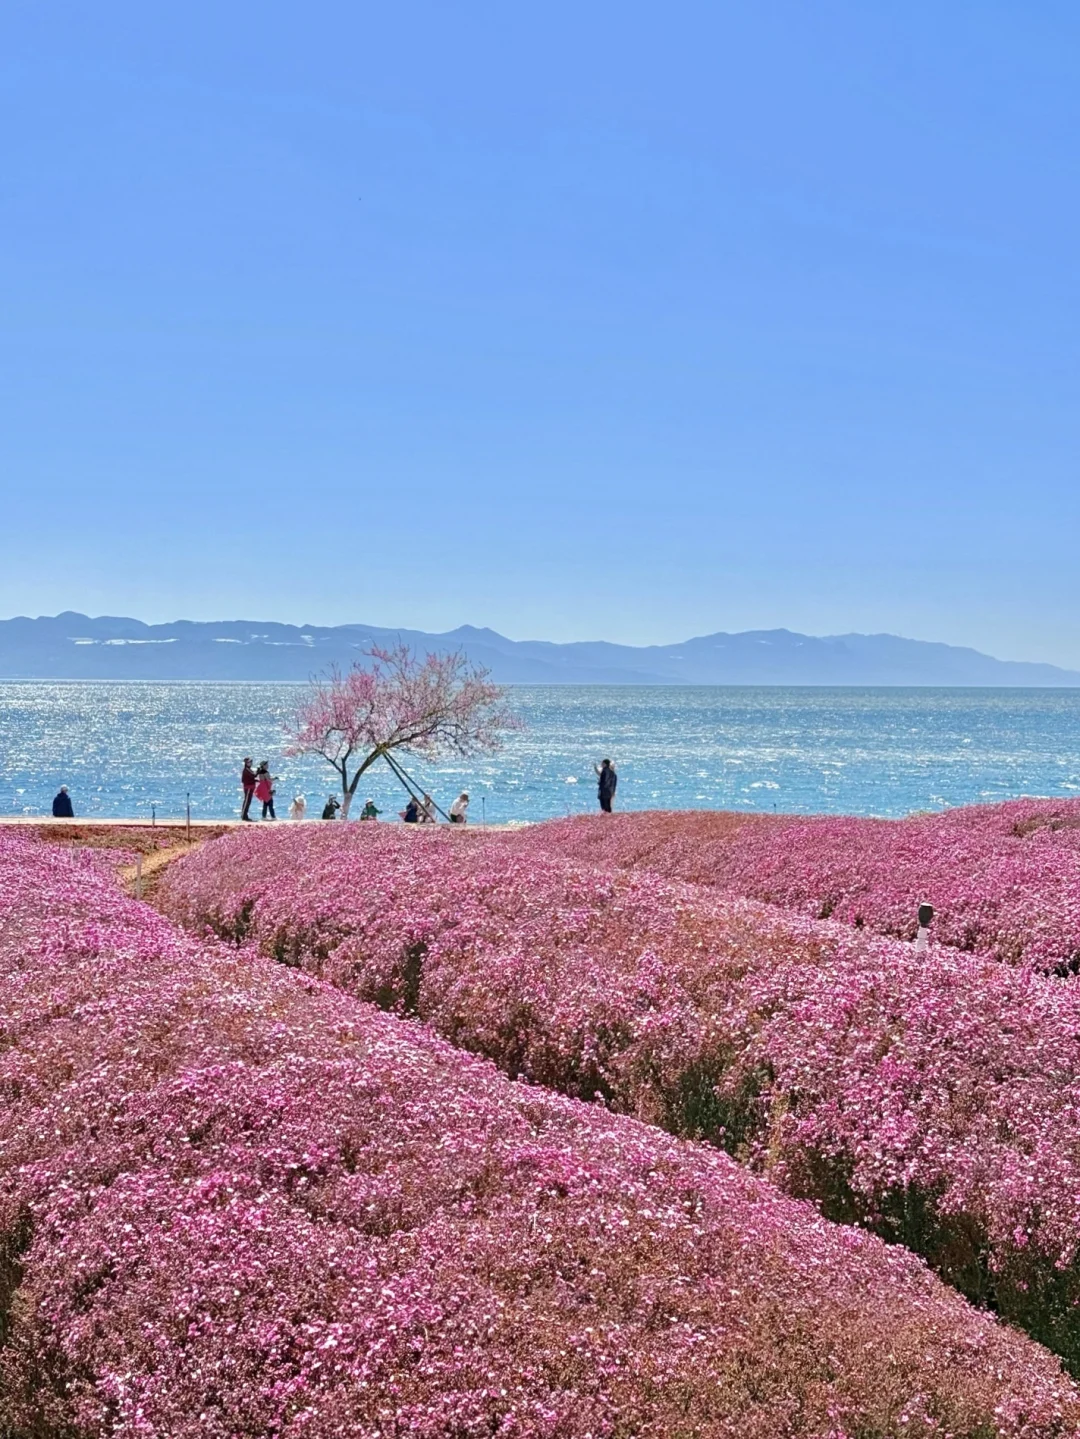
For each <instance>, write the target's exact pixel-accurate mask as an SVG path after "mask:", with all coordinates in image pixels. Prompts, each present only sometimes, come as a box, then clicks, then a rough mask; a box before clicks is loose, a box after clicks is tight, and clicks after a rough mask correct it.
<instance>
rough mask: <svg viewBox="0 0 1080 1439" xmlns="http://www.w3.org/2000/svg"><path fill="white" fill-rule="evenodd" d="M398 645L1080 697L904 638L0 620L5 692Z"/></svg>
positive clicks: (725, 677)
mask: <svg viewBox="0 0 1080 1439" xmlns="http://www.w3.org/2000/svg"><path fill="white" fill-rule="evenodd" d="M398 638H401V639H402V640H404V641H405V642H406V643H408V644H409V645H411V646H413V648H415V649H416V650H418V651H420V652H429V651H445V650H453V649H463V650H465V651H466V652H467V653H468V654H469V656H470V657H471V658H472V659H473V660H475V661H477V662H478V663H480V664H483V665H486V666H487V668H488V669H490V670H491V672H492V675H493V677H494V678H495V679H496V680H498V681H499V682H501V683H504V684H637V685H671V684H690V685H989V686H1009V685H1029V686H1043V685H1047V686H1051V685H1052V686H1080V672H1078V671H1075V670H1064V669H1059V668H1058V667H1057V666H1056V665H1044V664H1028V663H1024V662H1020V661H1016V660H997V659H992V658H991V657H990V656H989V655H984V654H980V653H979V652H978V651H977V650H971V649H962V648H958V647H957V646H955V645H942V644H931V643H928V642H926V641H924V640H906V639H901V638H900V637H899V636H897V635H854V634H853V635H830V636H827V637H825V638H815V637H814V636H812V635H799V634H793V633H792V632H791V631H790V630H748V631H744V632H743V633H741V634H724V633H720V634H714V635H703V636H701V637H700V638H698V639H692V640H687V641H686V642H685V643H684V644H676V645H646V646H641V647H638V646H634V645H615V644H608V643H606V642H605V641H602V640H597V641H585V642H581V643H577V644H551V643H548V642H547V641H543V640H508V639H506V638H505V637H504V636H503V635H500V634H496V632H495V631H494V630H489V629H475V628H473V626H472V625H463V626H462V627H461V628H460V629H456V630H450V631H449V632H448V633H447V634H438V635H436V634H426V633H424V632H423V631H421V630H391V629H380V628H378V627H377V626H374V625H334V626H331V627H326V626H324V625H281V624H272V623H269V622H265V621H257V620H221V621H215V622H212V623H197V622H195V621H192V620H177V621H175V622H174V623H172V624H165V625H147V624H143V623H142V621H141V620H132V619H114V618H111V617H106V616H102V617H99V618H97V619H90V618H88V617H87V616H86V615H80V614H74V613H71V612H66V613H64V614H62V615H56V616H55V617H54V618H50V617H41V618H38V619H26V618H22V617H20V618H18V619H11V620H0V678H4V679H109V680H306V679H308V678H309V677H310V676H311V675H313V674H316V673H319V672H320V671H322V670H325V669H327V668H328V667H329V666H330V665H331V664H338V665H341V666H348V665H349V664H351V663H352V662H353V660H357V659H361V658H362V656H363V652H364V650H365V649H366V648H367V647H368V646H369V645H370V644H371V643H372V642H373V641H382V642H387V641H393V640H396V639H398Z"/></svg>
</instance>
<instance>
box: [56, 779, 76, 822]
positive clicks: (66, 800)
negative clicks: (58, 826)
mask: <svg viewBox="0 0 1080 1439" xmlns="http://www.w3.org/2000/svg"><path fill="white" fill-rule="evenodd" d="M52 812H53V819H74V818H75V811H74V810H73V809H72V807H71V796H70V795H69V794H68V787H67V785H66V784H62V785H61V786H60V793H59V794H58V795H57V796H56V798H55V799H54V800H53V802H52Z"/></svg>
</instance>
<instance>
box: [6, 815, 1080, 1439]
mask: <svg viewBox="0 0 1080 1439" xmlns="http://www.w3.org/2000/svg"><path fill="white" fill-rule="evenodd" d="M267 838H269V837H267ZM272 842H273V843H276V837H275V839H274V841H272ZM223 843H224V844H229V843H230V841H228V840H227V841H224V842H223ZM282 852H284V850H283V851H282ZM186 863H190V864H195V863H196V859H195V857H193V858H192V859H191V860H190V861H187V862H186ZM0 1094H2V1095H3V1100H4V1103H3V1107H2V1108H0V1434H3V1435H4V1436H5V1439H29V1436H34V1439H61V1436H62V1439H103V1436H106V1435H110V1436H120V1439H136V1436H138V1439H147V1436H155V1439H166V1436H167V1439H188V1436H191V1439H195V1436H199V1439H217V1436H226V1435H228V1436H235V1435H251V1436H256V1435H259V1436H262V1435H283V1436H300V1435H304V1436H313V1439H322V1436H331V1435H333V1436H372V1439H375V1436H404V1435H406V1434H411V1435H427V1436H431V1439H434V1436H443V1439H449V1436H454V1439H466V1436H473V1435H475V1436H480V1435H485V1436H491V1435H499V1436H506V1439H511V1436H512V1439H525V1436H549V1439H557V1436H558V1439H563V1436H565V1439H586V1436H592V1439H599V1436H611V1439H621V1436H627V1439H629V1436H631V1435H633V1436H657V1439H659V1436H696V1435H701V1436H736V1435H738V1436H750V1439H774V1436H789V1439H795V1436H807V1439H811V1436H812V1439H878V1436H880V1439H885V1436H895V1435H899V1434H910V1435H915V1436H929V1435H934V1436H938V1439H944V1436H946V1435H952V1436H955V1439H961V1436H967V1439H990V1436H1010V1439H1051V1436H1056V1439H1064V1436H1066V1435H1074V1434H1076V1433H1077V1432H1078V1428H1080V1396H1078V1394H1077V1391H1076V1390H1075V1388H1074V1386H1073V1385H1072V1384H1071V1383H1070V1382H1069V1381H1067V1380H1066V1379H1064V1378H1063V1376H1062V1375H1061V1373H1060V1370H1059V1368H1058V1365H1057V1362H1056V1360H1054V1359H1053V1358H1052V1357H1051V1356H1050V1355H1049V1354H1048V1353H1047V1352H1046V1351H1045V1350H1043V1349H1041V1348H1040V1347H1039V1346H1037V1345H1036V1344H1034V1343H1032V1342H1031V1341H1030V1340H1028V1339H1026V1338H1025V1337H1024V1336H1022V1335H1020V1334H1018V1333H1016V1332H1014V1331H1011V1330H1009V1329H1008V1328H1006V1327H1005V1326H1003V1325H1001V1324H1000V1323H998V1322H996V1321H995V1320H994V1319H992V1318H991V1317H990V1316H988V1315H984V1314H979V1313H977V1312H976V1311H974V1310H973V1309H971V1308H970V1307H969V1306H968V1305H967V1304H965V1302H964V1301H963V1300H961V1299H960V1298H959V1296H957V1295H956V1294H955V1293H953V1292H952V1291H950V1290H949V1289H947V1288H946V1287H945V1286H943V1285H942V1284H941V1283H940V1282H939V1281H938V1280H937V1279H935V1278H934V1277H933V1276H932V1275H931V1274H930V1272H929V1271H928V1270H927V1269H926V1268H925V1266H923V1265H922V1264H921V1263H920V1262H919V1261H918V1260H916V1259H914V1258H913V1257H912V1256H910V1255H909V1254H907V1253H905V1252H904V1251H903V1250H902V1249H900V1248H897V1247H888V1246H885V1245H883V1244H882V1243H881V1242H880V1241H879V1240H877V1239H875V1238H873V1237H872V1236H869V1235H867V1234H865V1233H863V1232H861V1231H859V1230H857V1229H847V1228H843V1227H840V1226H835V1225H831V1224H828V1223H827V1222H825V1221H823V1220H822V1219H821V1218H820V1217H819V1216H818V1215H817V1214H816V1213H815V1212H814V1211H813V1210H812V1209H811V1208H810V1207H809V1206H806V1205H803V1204H800V1203H798V1202H796V1201H793V1200H790V1199H785V1198H783V1197H782V1196H780V1195H779V1194H778V1193H777V1191H776V1190H775V1189H774V1188H773V1187H772V1186H770V1185H769V1184H767V1183H765V1182H764V1181H762V1180H761V1179H758V1178H755V1177H754V1176H752V1175H750V1174H748V1173H747V1172H745V1171H744V1170H742V1169H740V1168H739V1167H738V1166H737V1165H735V1164H734V1163H733V1162H732V1161H731V1160H730V1159H729V1158H728V1157H727V1156H725V1155H723V1154H721V1153H719V1152H717V1151H710V1150H709V1149H708V1148H706V1147H704V1146H695V1145H689V1144H685V1143H680V1142H678V1141H675V1140H673V1139H671V1138H670V1137H668V1136H666V1135H665V1134H663V1133H662V1132H660V1131H658V1130H655V1129H650V1128H648V1127H646V1126H644V1125H641V1124H638V1123H636V1122H634V1121H633V1120H629V1119H625V1118H620V1117H617V1116H613V1115H611V1114H609V1113H607V1112H606V1111H605V1110H604V1109H602V1108H600V1107H599V1106H595V1105H594V1106H586V1105H581V1104H578V1103H575V1102H573V1101H570V1100H567V1099H563V1098H560V1097H558V1096H554V1095H551V1094H548V1093H545V1092H543V1091H541V1090H539V1089H537V1088H534V1087H531V1086H528V1085H524V1084H515V1083H512V1082H511V1081H509V1080H508V1079H506V1078H505V1077H504V1076H502V1075H500V1074H499V1073H498V1072H497V1071H495V1070H494V1069H493V1068H492V1067H490V1066H489V1065H487V1064H486V1063H484V1062H483V1061H481V1060H478V1059H475V1058H473V1057H470V1056H467V1055H463V1054H461V1053H460V1052H459V1051H456V1050H453V1049H451V1048H450V1047H449V1046H447V1045H446V1044H445V1043H443V1042H441V1041H440V1040H438V1039H436V1038H435V1037H433V1036H432V1035H431V1033H430V1032H429V1031H428V1030H426V1029H425V1028H424V1027H423V1026H421V1025H419V1024H416V1023H415V1022H407V1021H402V1020H399V1019H396V1018H394V1017H393V1016H389V1015H385V1014H381V1013H379V1012H378V1011H377V1010H375V1009H374V1008H372V1007H370V1006H367V1005H364V1004H362V1003H360V1002H358V1001H356V1000H354V999H353V998H351V997H350V996H348V995H345V994H343V993H341V992H340V991H338V990H335V989H333V988H332V987H330V986H328V985H325V984H323V983H321V982H320V981H318V980H316V979H313V978H311V977H308V976H306V975H304V974H302V973H297V972H296V971H295V970H292V969H289V968H286V967H283V966H280V965H274V964H268V963H267V962H266V960H265V959H264V958H261V957H259V956H258V955H257V954H256V953H255V952H254V951H253V950H252V949H251V948H250V947H238V948H232V949H228V948H225V947H223V946H221V945H218V944H213V943H209V942H200V941H197V940H195V939H192V938H189V937H185V936H183V935H181V934H179V933H178V932H177V931H176V930H175V929H174V928H173V927H172V926H171V925H170V924H169V923H168V922H167V921H165V920H164V919H162V918H161V917H160V916H158V915H156V914H155V913H154V912H153V911H150V910H149V909H148V908H147V907H145V906H143V905H139V904H136V903H135V902H133V901H131V900H130V899H128V898H127V897H125V896H124V895H123V894H122V893H121V892H120V890H119V889H118V888H117V887H116V886H115V885H114V884H113V883H112V882H111V881H110V879H109V878H108V876H107V875H106V874H105V873H103V872H102V870H101V869H100V867H99V866H96V865H94V864H93V863H91V862H90V861H89V860H88V859H86V858H85V857H81V856H79V855H78V854H77V853H63V852H59V851H56V850H46V849H43V848H42V847H40V846H37V845H35V844H33V843H32V842H31V841H28V840H26V839H24V838H22V837H18V836H16V837H10V836H5V835H0Z"/></svg>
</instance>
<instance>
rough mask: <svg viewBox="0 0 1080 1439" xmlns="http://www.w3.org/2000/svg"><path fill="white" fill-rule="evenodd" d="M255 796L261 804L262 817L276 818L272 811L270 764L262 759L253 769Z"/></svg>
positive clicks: (272, 785)
mask: <svg viewBox="0 0 1080 1439" xmlns="http://www.w3.org/2000/svg"><path fill="white" fill-rule="evenodd" d="M255 798H256V799H257V800H258V801H259V802H260V804H261V805H262V817H263V819H266V817H267V815H269V817H270V818H271V819H277V815H276V814H275V813H274V781H273V780H272V779H271V777H270V766H269V765H268V764H267V763H266V761H265V760H263V762H262V764H261V765H260V766H259V768H258V769H257V770H256V771H255Z"/></svg>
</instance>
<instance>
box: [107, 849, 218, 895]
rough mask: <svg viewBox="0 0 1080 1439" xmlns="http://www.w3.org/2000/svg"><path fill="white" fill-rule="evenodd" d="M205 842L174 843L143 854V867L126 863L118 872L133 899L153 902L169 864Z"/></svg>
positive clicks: (192, 851)
mask: <svg viewBox="0 0 1080 1439" xmlns="http://www.w3.org/2000/svg"><path fill="white" fill-rule="evenodd" d="M205 843H206V840H193V841H192V843H191V844H174V845H170V846H169V848H168V849H158V850H154V851H153V853H151V854H146V855H143V856H142V865H141V867H140V865H139V864H138V863H135V864H125V865H121V866H120V868H119V869H118V870H117V872H116V873H117V875H118V877H119V879H120V882H121V884H122V885H123V886H124V888H125V889H126V890H127V892H128V894H130V895H131V896H132V898H133V899H145V900H146V901H147V902H148V903H149V904H153V903H154V899H155V896H156V895H157V889H158V885H159V884H160V883H161V876H162V875H163V874H164V873H165V871H166V870H167V869H168V867H169V865H170V864H172V863H173V861H174V860H178V859H180V858H182V856H183V855H185V854H192V853H194V851H195V850H197V849H199V848H200V846H201V845H203V844H205Z"/></svg>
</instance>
